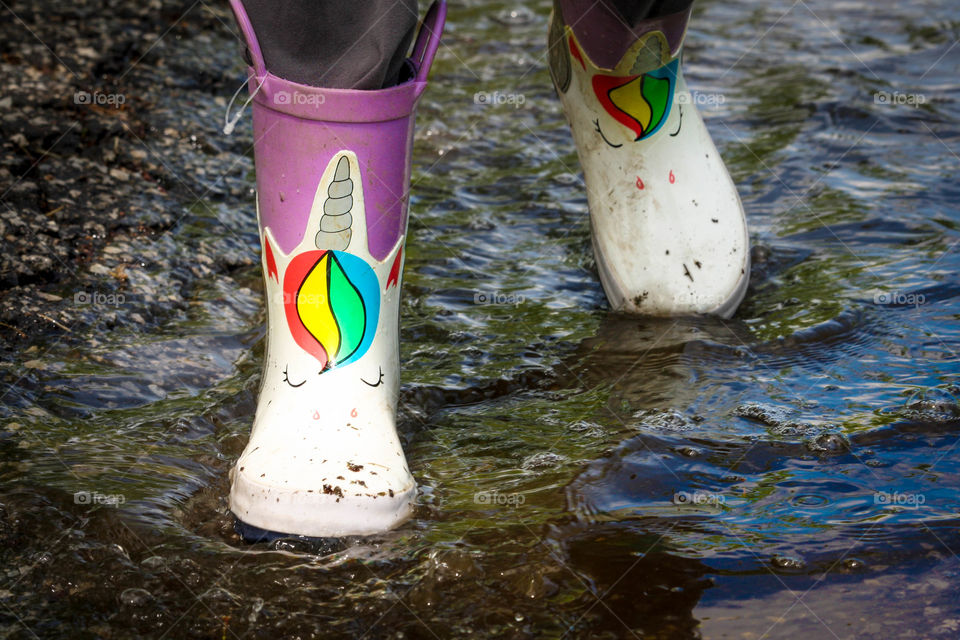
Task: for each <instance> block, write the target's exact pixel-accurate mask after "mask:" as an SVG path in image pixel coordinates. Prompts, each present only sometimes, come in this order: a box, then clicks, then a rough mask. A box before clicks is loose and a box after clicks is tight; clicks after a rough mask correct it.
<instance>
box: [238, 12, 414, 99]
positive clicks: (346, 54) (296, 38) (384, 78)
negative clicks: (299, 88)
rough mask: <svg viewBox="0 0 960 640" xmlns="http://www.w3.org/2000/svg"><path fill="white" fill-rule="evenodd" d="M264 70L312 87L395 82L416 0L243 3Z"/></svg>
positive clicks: (409, 38)
mask: <svg viewBox="0 0 960 640" xmlns="http://www.w3.org/2000/svg"><path fill="white" fill-rule="evenodd" d="M243 6H244V8H245V9H246V10H247V15H248V16H249V17H250V22H251V24H253V31H254V33H256V35H257V40H258V41H259V42H260V49H261V51H262V52H263V58H264V62H265V63H266V65H267V69H268V70H269V71H270V72H271V73H273V74H274V75H276V76H279V77H281V78H284V79H286V80H292V81H294V82H299V83H301V84H307V85H311V86H314V87H326V88H338V89H382V88H384V87H390V86H393V85H395V84H397V82H398V81H400V80H401V75H400V74H401V71H402V69H403V66H404V65H403V61H404V58H405V57H406V55H407V51H408V49H409V48H410V44H411V42H412V41H413V33H414V30H415V29H416V27H417V19H418V15H417V0H243Z"/></svg>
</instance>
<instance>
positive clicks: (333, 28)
mask: <svg viewBox="0 0 960 640" xmlns="http://www.w3.org/2000/svg"><path fill="white" fill-rule="evenodd" d="M583 2H585V3H588V4H590V5H593V4H594V3H595V0H583ZM601 3H602V4H605V5H607V6H608V7H611V8H613V9H615V10H616V11H617V12H618V13H619V14H620V15H621V16H622V17H623V18H624V20H625V21H626V22H627V23H628V24H630V25H635V24H636V23H638V22H639V21H641V20H643V19H646V18H656V17H659V16H664V15H669V14H671V13H676V12H677V11H682V10H684V9H686V8H687V7H689V6H690V5H691V4H692V3H693V0H601ZM243 6H244V7H245V8H246V10H247V14H248V15H249V16H250V22H251V23H252V24H253V30H254V32H255V33H256V34H257V39H258V40H259V41H260V48H261V50H262V51H263V57H264V60H265V62H266V65H267V69H269V70H270V72H271V73H273V74H274V75H277V76H280V77H281V78H285V79H287V80H293V81H294V82H300V83H302V84H308V85H311V86H315V87H328V88H343V89H382V88H384V87H391V86H393V85H395V84H397V83H398V82H402V81H403V80H405V78H403V77H402V76H401V73H402V70H403V68H404V66H403V61H404V58H405V57H406V55H407V50H408V49H409V48H410V43H411V42H412V40H413V35H414V30H415V29H416V27H417V0H243Z"/></svg>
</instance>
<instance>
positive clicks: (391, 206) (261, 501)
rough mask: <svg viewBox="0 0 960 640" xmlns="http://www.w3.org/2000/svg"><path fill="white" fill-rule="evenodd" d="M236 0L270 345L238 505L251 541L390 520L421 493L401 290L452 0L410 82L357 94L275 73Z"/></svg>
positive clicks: (427, 30) (430, 20) (437, 13)
mask: <svg viewBox="0 0 960 640" xmlns="http://www.w3.org/2000/svg"><path fill="white" fill-rule="evenodd" d="M231 6H232V8H233V11H234V13H235V15H236V18H237V22H238V24H239V25H240V27H241V30H242V32H243V36H244V38H245V40H246V44H247V49H248V54H249V58H250V63H251V67H250V69H249V70H248V87H249V90H250V93H251V95H252V96H253V136H254V158H255V166H256V176H257V218H258V221H259V228H260V240H261V243H262V248H263V251H262V263H263V274H264V284H265V288H266V300H267V348H266V362H265V365H264V368H263V379H262V382H261V387H260V395H259V399H258V403H257V412H256V416H255V418H254V422H253V429H252V432H251V434H250V440H249V443H248V444H247V446H246V449H245V450H244V451H243V454H242V455H241V456H240V458H239V460H238V461H237V464H236V467H235V468H234V469H233V470H232V471H231V477H232V479H231V487H230V509H231V511H232V512H233V514H234V515H235V516H236V517H237V519H238V520H239V523H238V529H239V530H240V531H241V533H244V534H245V535H246V536H247V537H249V536H257V537H260V536H262V537H268V536H270V535H273V534H296V535H301V536H309V537H334V536H344V535H364V534H370V533H375V532H380V531H385V530H388V529H391V528H393V527H396V526H397V525H399V524H400V523H402V522H403V521H404V520H406V519H407V518H409V517H410V515H411V513H412V509H413V503H414V498H415V495H416V485H415V482H414V479H413V476H412V475H411V474H410V470H409V469H408V467H407V463H406V460H405V458H404V454H403V450H402V448H401V444H400V440H399V438H398V436H397V431H396V413H397V397H398V391H399V375H400V367H399V342H398V330H399V304H400V285H401V276H402V272H403V247H404V239H405V237H406V229H407V207H408V196H409V186H410V156H411V150H412V144H413V126H414V109H415V107H416V104H417V101H418V99H419V98H420V96H421V94H422V93H423V91H424V89H425V88H426V80H427V73H428V71H429V68H430V64H431V62H432V60H433V57H434V54H435V53H436V50H437V47H438V45H439V38H440V32H441V30H442V28H443V23H444V18H445V16H446V5H445V3H444V2H442V1H438V2H435V3H434V4H433V6H431V8H430V10H429V11H428V12H427V15H426V17H425V19H424V21H423V23H422V24H421V27H420V31H419V34H418V36H417V39H416V41H415V43H414V48H413V54H412V57H411V58H409V59H408V60H407V67H408V73H407V77H408V79H406V80H405V81H403V82H401V83H400V84H399V85H397V86H393V87H389V88H386V89H380V90H362V91H361V90H352V89H324V88H318V87H312V86H307V85H302V84H298V83H295V82H290V81H288V80H285V79H282V78H279V77H277V76H275V75H273V74H271V73H270V72H269V71H268V70H267V69H266V67H265V66H264V62H263V56H262V55H261V51H260V47H259V45H258V43H257V39H256V36H255V34H254V32H253V28H252V26H251V24H250V21H249V19H248V17H247V15H246V12H245V11H244V8H243V5H242V4H241V2H240V0H231Z"/></svg>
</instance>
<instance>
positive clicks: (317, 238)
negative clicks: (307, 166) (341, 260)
mask: <svg viewBox="0 0 960 640" xmlns="http://www.w3.org/2000/svg"><path fill="white" fill-rule="evenodd" d="M310 234H316V235H314V236H313V237H314V242H315V244H316V247H317V249H324V250H335V251H347V250H350V251H351V252H352V253H354V254H357V253H360V254H363V253H366V252H367V223H366V216H365V215H364V207H363V185H362V183H361V180H360V165H359V163H358V162H357V156H356V154H355V153H353V152H352V151H346V150H344V151H340V152H339V153H337V154H336V155H335V156H334V157H333V158H332V159H331V160H330V163H329V164H327V168H326V170H325V171H324V172H323V177H322V178H321V179H320V184H319V185H318V186H317V194H316V196H314V199H313V209H312V210H311V212H310V223H309V225H308V227H307V237H310Z"/></svg>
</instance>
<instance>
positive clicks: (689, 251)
mask: <svg viewBox="0 0 960 640" xmlns="http://www.w3.org/2000/svg"><path fill="white" fill-rule="evenodd" d="M689 17H690V10H689V9H687V10H685V11H682V12H679V13H676V14H673V15H669V16H664V17H661V18H655V19H651V20H646V21H644V22H643V23H641V24H640V25H639V26H638V27H636V28H634V29H629V28H628V27H627V26H626V25H625V24H624V23H623V21H622V20H621V19H619V17H617V16H615V15H614V14H613V13H612V10H611V9H609V8H607V7H606V5H603V4H600V3H596V2H583V1H581V0H558V1H557V2H556V3H555V6H554V12H553V15H552V16H551V21H550V35H549V46H550V72H551V76H552V77H553V81H554V85H555V86H556V89H557V93H558V94H559V96H560V100H561V102H562V104H563V109H564V113H565V114H566V116H567V120H568V121H569V122H570V127H571V129H572V131H573V138H574V141H575V143H576V147H577V152H578V154H579V157H580V164H581V166H582V167H583V172H584V178H585V182H586V187H587V200H588V203H589V208H590V225H591V231H592V236H593V249H594V254H595V256H596V262H597V267H598V270H599V272H600V280H601V282H602V284H603V288H604V291H605V292H606V294H607V298H608V300H609V301H610V305H611V306H612V307H613V309H614V310H616V311H625V312H629V313H641V314H646V315H684V314H700V313H703V314H716V315H720V316H724V317H729V316H730V315H732V314H733V312H734V311H735V310H736V308H737V305H739V304H740V301H741V300H742V299H743V296H744V294H745V293H746V289H747V283H748V279H749V272H750V263H749V260H750V258H749V237H748V235H747V225H746V217H745V215H744V212H743V207H742V205H741V204H740V198H739V197H738V195H737V190H736V187H735V186H734V184H733V181H732V180H731V179H730V174H729V173H728V172H727V169H726V167H725V166H724V164H723V160H722V159H721V158H720V154H719V153H717V149H716V147H715V146H714V144H713V141H712V140H711V139H710V134H709V133H708V132H707V129H706V127H705V126H704V124H703V120H702V119H701V117H700V114H699V113H698V112H697V108H696V106H695V104H694V103H693V102H694V101H693V100H691V97H690V93H689V92H688V91H687V86H686V83H685V82H684V79H683V74H682V72H681V70H680V51H681V46H682V43H683V37H684V34H685V31H686V25H687V21H688V20H689Z"/></svg>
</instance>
